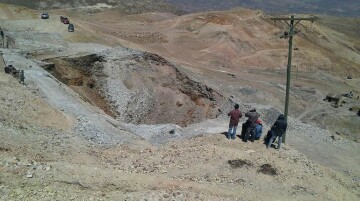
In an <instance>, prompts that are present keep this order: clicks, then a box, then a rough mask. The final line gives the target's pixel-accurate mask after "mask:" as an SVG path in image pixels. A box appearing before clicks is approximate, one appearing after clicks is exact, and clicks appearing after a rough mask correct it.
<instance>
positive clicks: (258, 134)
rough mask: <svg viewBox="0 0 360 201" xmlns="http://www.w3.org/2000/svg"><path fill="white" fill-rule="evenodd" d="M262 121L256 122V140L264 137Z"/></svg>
mask: <svg viewBox="0 0 360 201" xmlns="http://www.w3.org/2000/svg"><path fill="white" fill-rule="evenodd" d="M262 129H263V125H262V121H261V120H260V119H258V120H256V126H255V140H259V139H260V137H261V135H262V132H263V131H262Z"/></svg>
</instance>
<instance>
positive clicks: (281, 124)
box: [266, 114, 287, 149]
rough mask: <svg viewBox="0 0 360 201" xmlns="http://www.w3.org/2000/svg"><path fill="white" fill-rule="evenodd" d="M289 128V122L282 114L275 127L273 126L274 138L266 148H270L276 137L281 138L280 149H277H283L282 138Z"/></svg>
mask: <svg viewBox="0 0 360 201" xmlns="http://www.w3.org/2000/svg"><path fill="white" fill-rule="evenodd" d="M286 128H287V121H286V119H285V116H284V115H283V114H280V115H279V117H278V118H277V120H276V121H275V123H274V125H273V126H272V128H271V130H272V132H273V136H272V137H271V138H270V141H269V143H268V144H267V145H266V148H269V147H270V146H271V144H272V142H273V141H274V140H275V138H276V137H279V139H278V141H279V143H278V147H277V149H280V148H281V141H282V136H283V134H284V133H285V132H286Z"/></svg>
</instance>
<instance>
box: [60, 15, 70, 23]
mask: <svg viewBox="0 0 360 201" xmlns="http://www.w3.org/2000/svg"><path fill="white" fill-rule="evenodd" d="M60 21H61V22H62V23H64V24H70V21H69V19H68V18H67V17H64V16H60Z"/></svg>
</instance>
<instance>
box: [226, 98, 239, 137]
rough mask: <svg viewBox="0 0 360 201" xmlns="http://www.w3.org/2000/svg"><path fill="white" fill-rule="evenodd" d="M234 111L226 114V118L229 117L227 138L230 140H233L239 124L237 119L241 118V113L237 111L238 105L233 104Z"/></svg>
mask: <svg viewBox="0 0 360 201" xmlns="http://www.w3.org/2000/svg"><path fill="white" fill-rule="evenodd" d="M234 108H235V109H233V110H231V111H230V112H229V113H228V116H230V123H229V131H228V133H227V136H226V137H227V138H228V139H230V137H231V139H233V140H234V139H235V135H236V128H237V126H238V124H239V119H240V118H241V117H242V113H241V111H240V110H239V104H235V107H234Z"/></svg>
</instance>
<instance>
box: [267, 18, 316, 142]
mask: <svg viewBox="0 0 360 201" xmlns="http://www.w3.org/2000/svg"><path fill="white" fill-rule="evenodd" d="M270 19H271V20H274V21H276V20H283V21H284V22H285V23H286V24H287V25H288V26H289V32H285V33H284V35H283V36H282V38H289V54H288V64H287V73H286V75H287V76H286V97H285V112H284V115H285V118H286V119H287V117H288V112H289V94H290V80H291V56H292V40H293V37H294V36H295V34H296V32H295V26H296V25H297V24H298V23H299V22H300V21H301V20H306V21H311V22H313V21H314V20H316V17H308V18H305V17H294V15H291V17H272V18H270ZM289 21H290V23H289ZM295 21H296V22H295ZM285 137H286V133H285V134H284V136H283V138H282V142H283V143H285Z"/></svg>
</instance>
